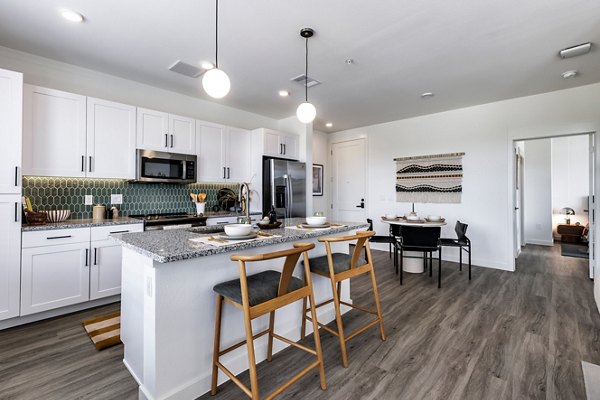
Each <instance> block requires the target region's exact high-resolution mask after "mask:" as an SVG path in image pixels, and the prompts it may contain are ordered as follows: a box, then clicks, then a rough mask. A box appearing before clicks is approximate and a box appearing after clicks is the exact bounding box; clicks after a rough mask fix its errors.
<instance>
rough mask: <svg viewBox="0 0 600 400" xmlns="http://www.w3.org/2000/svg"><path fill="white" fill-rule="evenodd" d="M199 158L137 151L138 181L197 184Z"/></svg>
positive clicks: (151, 151) (187, 155)
mask: <svg viewBox="0 0 600 400" xmlns="http://www.w3.org/2000/svg"><path fill="white" fill-rule="evenodd" d="M196 161H197V157H196V156H192V155H189V154H174V153H165V152H162V151H153V150H139V149H138V150H137V159H136V162H137V164H136V181H139V182H156V183H195V182H196V168H197V162H196Z"/></svg>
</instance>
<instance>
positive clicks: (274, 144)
mask: <svg viewBox="0 0 600 400" xmlns="http://www.w3.org/2000/svg"><path fill="white" fill-rule="evenodd" d="M279 138H280V135H279V133H278V132H274V131H269V130H266V129H265V130H264V137H263V140H264V149H263V154H264V155H265V156H273V157H281V156H282V155H283V147H282V146H281V142H280V140H279Z"/></svg>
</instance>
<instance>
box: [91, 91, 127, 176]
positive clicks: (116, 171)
mask: <svg viewBox="0 0 600 400" xmlns="http://www.w3.org/2000/svg"><path fill="white" fill-rule="evenodd" d="M86 174H87V176H88V177H91V178H121V179H135V107H133V106H128V105H125V104H119V103H113V102H111V101H106V100H100V99H95V98H92V97H88V99H87V171H86Z"/></svg>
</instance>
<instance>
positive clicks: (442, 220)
mask: <svg viewBox="0 0 600 400" xmlns="http://www.w3.org/2000/svg"><path fill="white" fill-rule="evenodd" d="M425 222H430V223H432V224H435V223H440V224H441V223H443V222H446V219H445V218H442V219H438V220H435V221H430V220H429V219H427V218H425Z"/></svg>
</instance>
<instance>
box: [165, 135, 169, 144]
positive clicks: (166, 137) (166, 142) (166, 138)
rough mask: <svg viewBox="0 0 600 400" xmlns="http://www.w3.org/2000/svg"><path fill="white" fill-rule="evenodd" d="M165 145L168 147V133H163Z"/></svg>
mask: <svg viewBox="0 0 600 400" xmlns="http://www.w3.org/2000/svg"><path fill="white" fill-rule="evenodd" d="M165 147H169V134H167V133H165Z"/></svg>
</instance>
